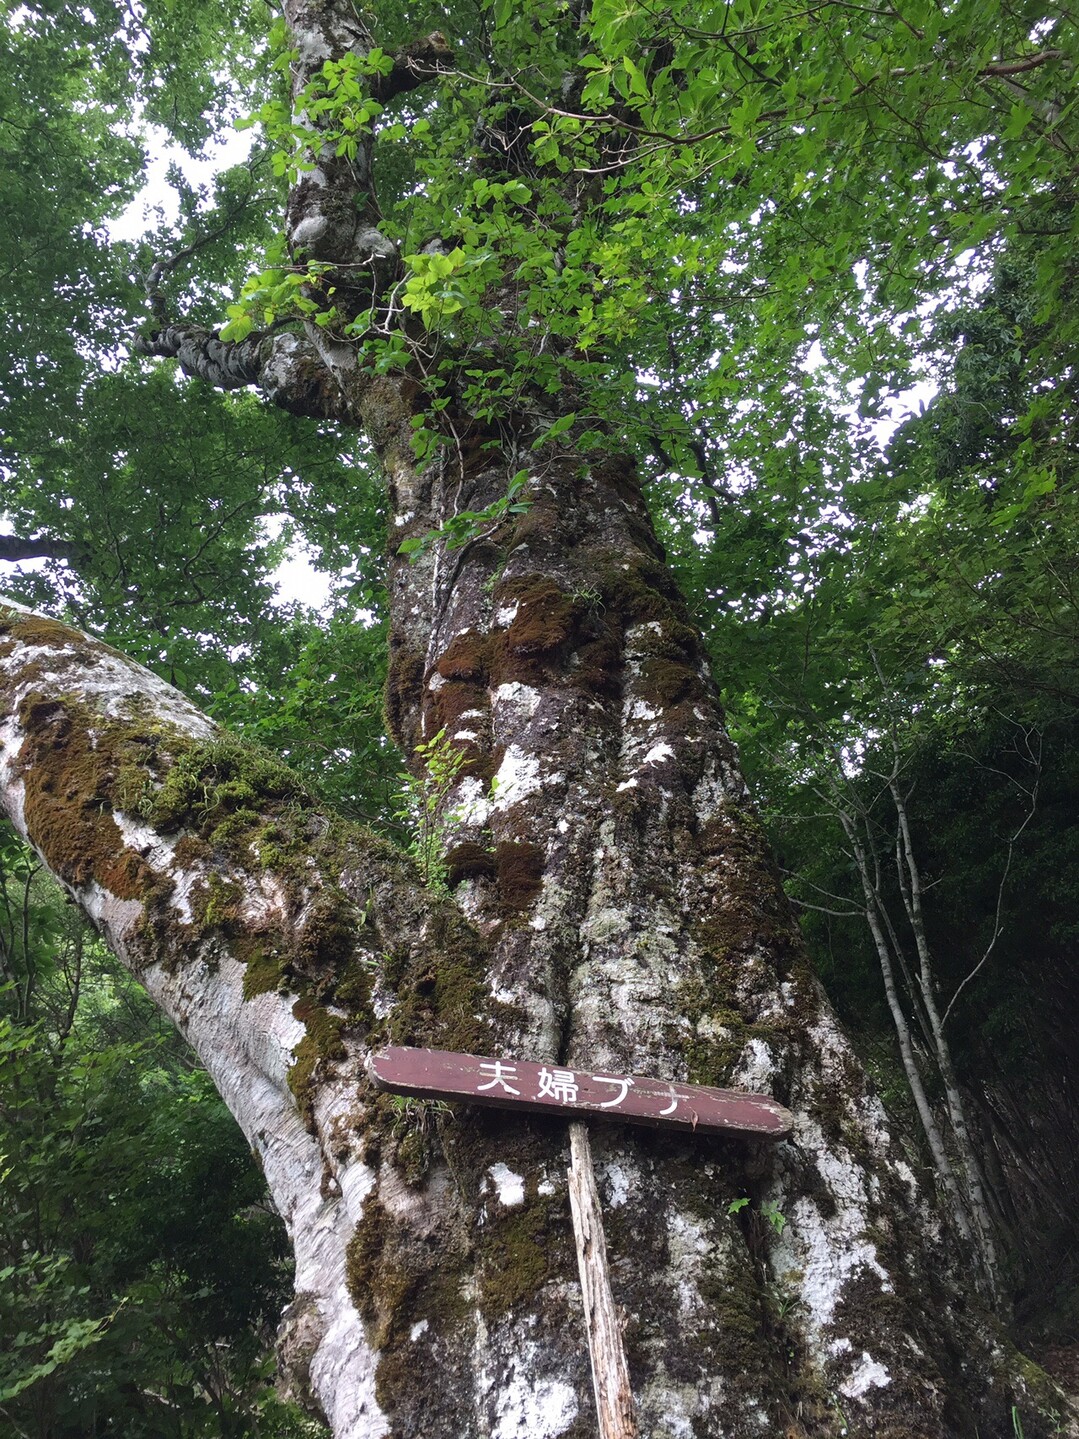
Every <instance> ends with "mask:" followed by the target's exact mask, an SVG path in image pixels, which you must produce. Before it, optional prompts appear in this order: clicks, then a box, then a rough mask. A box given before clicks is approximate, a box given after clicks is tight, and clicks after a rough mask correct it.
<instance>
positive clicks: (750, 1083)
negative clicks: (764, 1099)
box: [730, 1036, 776, 1094]
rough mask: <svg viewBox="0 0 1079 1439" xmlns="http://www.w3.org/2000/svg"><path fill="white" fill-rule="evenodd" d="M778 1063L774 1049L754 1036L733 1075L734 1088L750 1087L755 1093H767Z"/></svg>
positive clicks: (731, 1085) (732, 1086) (732, 1084)
mask: <svg viewBox="0 0 1079 1439" xmlns="http://www.w3.org/2000/svg"><path fill="white" fill-rule="evenodd" d="M775 1073H776V1063H775V1059H774V1058H773V1057H772V1051H771V1050H770V1049H769V1048H768V1046H767V1044H766V1043H765V1042H764V1040H763V1039H760V1038H758V1037H757V1036H754V1037H753V1038H752V1039H751V1040H750V1041H749V1043H748V1044H747V1045H746V1047H745V1049H744V1050H743V1051H742V1057H741V1058H740V1059H739V1061H738V1068H737V1069H736V1070H735V1071H734V1074H733V1075H732V1077H731V1084H730V1087H731V1088H732V1089H748V1090H750V1091H752V1092H753V1093H755V1094H767V1093H768V1092H769V1090H770V1089H771V1087H772V1081H773V1079H774V1078H775Z"/></svg>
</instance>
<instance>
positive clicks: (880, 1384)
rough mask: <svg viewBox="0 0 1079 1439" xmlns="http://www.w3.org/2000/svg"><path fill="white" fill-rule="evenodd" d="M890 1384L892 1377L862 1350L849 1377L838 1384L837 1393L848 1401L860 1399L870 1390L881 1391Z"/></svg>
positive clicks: (882, 1366) (881, 1365)
mask: <svg viewBox="0 0 1079 1439" xmlns="http://www.w3.org/2000/svg"><path fill="white" fill-rule="evenodd" d="M891 1382H892V1376H891V1375H890V1374H889V1373H888V1371H887V1369H885V1367H884V1365H883V1364H878V1363H877V1361H876V1360H875V1359H873V1358H871V1357H870V1355H869V1354H868V1353H867V1352H866V1351H865V1350H864V1349H863V1350H862V1357H861V1358H860V1359H859V1360H858V1362H857V1364H856V1365H855V1366H854V1371H853V1372H852V1374H851V1375H850V1377H849V1378H847V1379H844V1380H843V1382H842V1384H840V1386H839V1392H840V1394H845V1395H846V1397H847V1398H848V1399H862V1398H864V1397H865V1395H866V1393H867V1392H868V1391H869V1390H870V1389H883V1388H884V1386H885V1385H886V1384H890V1383H891Z"/></svg>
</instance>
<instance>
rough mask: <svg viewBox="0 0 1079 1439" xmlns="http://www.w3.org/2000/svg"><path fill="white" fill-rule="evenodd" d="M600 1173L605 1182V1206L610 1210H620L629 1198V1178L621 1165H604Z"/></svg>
mask: <svg viewBox="0 0 1079 1439" xmlns="http://www.w3.org/2000/svg"><path fill="white" fill-rule="evenodd" d="M601 1172H602V1174H603V1177H604V1179H605V1180H606V1181H607V1194H606V1200H607V1204H608V1205H609V1206H610V1208H611V1209H621V1208H622V1205H623V1204H625V1202H626V1200H627V1199H628V1198H629V1191H630V1176H629V1175H628V1174H627V1173H626V1171H625V1169H624V1168H623V1167H622V1165H621V1164H616V1163H610V1164H606V1165H604V1166H603V1167H602V1170H601Z"/></svg>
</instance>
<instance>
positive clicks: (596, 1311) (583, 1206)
mask: <svg viewBox="0 0 1079 1439" xmlns="http://www.w3.org/2000/svg"><path fill="white" fill-rule="evenodd" d="M569 1152H570V1167H569V1207H570V1213H571V1214H572V1215H573V1234H574V1238H575V1239H576V1241H577V1265H578V1268H579V1269H580V1273H581V1294H582V1295H583V1297H584V1321H585V1328H586V1330H587V1333H588V1355H589V1358H590V1359H591V1361H592V1384H593V1387H594V1389H595V1393H596V1412H597V1413H598V1415H599V1439H638V1430H637V1417H636V1414H635V1413H634V1409H633V1393H632V1391H631V1390H630V1387H629V1367H628V1365H627V1364H626V1352H625V1350H624V1349H623V1347H622V1326H621V1325H620V1324H619V1322H618V1314H617V1311H616V1310H615V1307H614V1295H613V1294H612V1293H611V1276H610V1271H609V1270H608V1268H607V1244H606V1241H605V1240H604V1237H603V1215H602V1212H601V1210H600V1204H599V1191H598V1190H597V1188H596V1175H595V1171H594V1170H593V1168H592V1146H591V1145H590V1144H589V1142H588V1129H587V1127H586V1126H585V1125H584V1124H582V1123H581V1122H580V1120H576V1121H574V1123H573V1124H571V1125H570V1127H569Z"/></svg>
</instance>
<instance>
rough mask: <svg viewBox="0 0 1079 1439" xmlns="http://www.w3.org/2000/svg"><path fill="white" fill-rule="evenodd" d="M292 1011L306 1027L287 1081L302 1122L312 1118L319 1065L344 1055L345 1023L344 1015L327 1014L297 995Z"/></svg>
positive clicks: (341, 1057)
mask: <svg viewBox="0 0 1079 1439" xmlns="http://www.w3.org/2000/svg"><path fill="white" fill-rule="evenodd" d="M292 1013H293V1015H294V1016H295V1018H296V1019H298V1020H299V1021H300V1023H301V1024H302V1025H303V1026H304V1028H305V1030H306V1031H307V1032H306V1034H305V1035H304V1037H303V1038H302V1039H301V1040H300V1042H299V1044H298V1045H297V1046H296V1049H295V1051H294V1054H295V1058H294V1060H293V1063H292V1067H291V1068H290V1069H289V1072H288V1084H289V1088H290V1089H291V1090H292V1093H293V1094H294V1095H295V1097H296V1103H297V1104H298V1105H299V1108H300V1113H301V1114H302V1115H303V1117H304V1120H305V1122H306V1123H307V1124H308V1125H310V1124H311V1123H312V1122H313V1113H312V1109H313V1104H314V1098H315V1091H316V1084H315V1081H316V1079H317V1078H318V1073H319V1068H320V1066H321V1065H322V1064H323V1062H325V1061H332V1060H335V1059H344V1058H345V1055H346V1050H345V1046H344V1043H343V1042H342V1038H341V1036H342V1031H343V1030H344V1027H345V1020H344V1018H343V1016H340V1015H336V1014H330V1013H329V1012H328V1011H327V1010H325V1009H323V1008H322V1007H321V1006H320V1005H317V1004H315V1003H313V1002H312V1001H311V1000H310V999H306V998H300V999H298V1000H297V1001H296V1003H295V1004H294V1005H293V1006H292Z"/></svg>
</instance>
